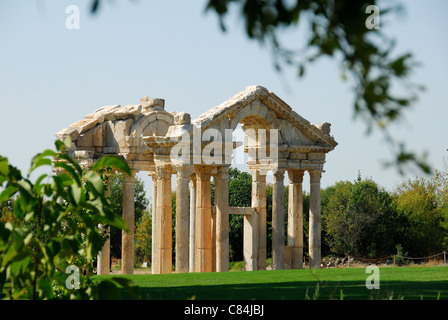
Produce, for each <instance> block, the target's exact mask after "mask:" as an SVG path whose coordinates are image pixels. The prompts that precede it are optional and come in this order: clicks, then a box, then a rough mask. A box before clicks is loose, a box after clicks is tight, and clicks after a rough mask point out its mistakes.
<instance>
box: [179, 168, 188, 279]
mask: <svg viewBox="0 0 448 320" xmlns="http://www.w3.org/2000/svg"><path fill="white" fill-rule="evenodd" d="M190 174H191V169H189V168H187V167H186V166H180V167H178V168H177V186H176V272H178V273H179V272H188V266H189V245H188V244H189V233H188V230H189V224H190V219H189V217H190V214H189V209H190V208H189V205H188V182H189V180H190Z"/></svg>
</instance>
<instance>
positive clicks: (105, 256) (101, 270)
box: [96, 179, 110, 275]
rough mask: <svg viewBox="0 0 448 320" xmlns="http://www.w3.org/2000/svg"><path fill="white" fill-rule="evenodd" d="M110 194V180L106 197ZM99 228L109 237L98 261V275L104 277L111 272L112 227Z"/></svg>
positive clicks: (105, 193) (99, 253)
mask: <svg viewBox="0 0 448 320" xmlns="http://www.w3.org/2000/svg"><path fill="white" fill-rule="evenodd" d="M109 194H110V182H109V179H108V180H107V188H106V190H105V191H104V195H105V196H109ZM98 228H99V229H100V230H101V232H104V234H105V235H106V236H107V240H106V242H104V245H103V248H102V249H101V251H100V252H98V259H97V263H96V274H97V275H103V274H109V271H110V227H109V226H107V227H106V226H104V225H103V224H100V225H99V226H98Z"/></svg>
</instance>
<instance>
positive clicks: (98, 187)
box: [84, 171, 104, 195]
mask: <svg viewBox="0 0 448 320" xmlns="http://www.w3.org/2000/svg"><path fill="white" fill-rule="evenodd" d="M84 178H85V179H86V181H87V182H89V183H90V184H91V185H92V186H93V188H94V190H95V191H96V192H97V193H98V194H101V195H102V194H103V193H104V183H103V181H101V178H100V176H99V175H98V174H97V173H96V172H94V171H88V172H87V173H86V174H85V175H84Z"/></svg>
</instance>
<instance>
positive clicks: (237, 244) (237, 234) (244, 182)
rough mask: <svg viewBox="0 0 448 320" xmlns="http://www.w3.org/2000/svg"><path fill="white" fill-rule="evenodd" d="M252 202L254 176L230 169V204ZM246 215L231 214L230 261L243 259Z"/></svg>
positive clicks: (244, 205)
mask: <svg viewBox="0 0 448 320" xmlns="http://www.w3.org/2000/svg"><path fill="white" fill-rule="evenodd" d="M251 203H252V176H251V174H250V173H248V172H241V171H240V170H238V169H237V168H230V170H229V205H230V206H232V207H250V206H251ZM243 225H244V217H243V215H240V214H232V215H230V221H229V247H230V254H229V260H230V261H232V262H233V261H242V260H243V259H244V256H243V236H244V227H243Z"/></svg>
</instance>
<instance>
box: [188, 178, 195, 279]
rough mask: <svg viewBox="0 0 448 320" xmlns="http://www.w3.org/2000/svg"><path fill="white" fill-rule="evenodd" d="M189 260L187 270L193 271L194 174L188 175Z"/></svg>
mask: <svg viewBox="0 0 448 320" xmlns="http://www.w3.org/2000/svg"><path fill="white" fill-rule="evenodd" d="M190 182H191V183H190V248H189V250H190V261H189V271H190V272H194V256H195V245H194V237H195V226H196V174H195V173H194V174H192V175H191V176H190Z"/></svg>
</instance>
